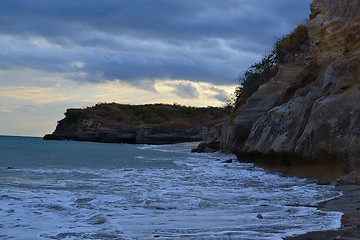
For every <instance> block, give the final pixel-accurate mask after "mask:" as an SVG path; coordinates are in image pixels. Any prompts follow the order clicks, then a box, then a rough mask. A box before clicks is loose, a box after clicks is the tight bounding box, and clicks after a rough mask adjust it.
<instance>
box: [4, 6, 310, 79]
mask: <svg viewBox="0 0 360 240" xmlns="http://www.w3.org/2000/svg"><path fill="white" fill-rule="evenodd" d="M310 1H311V0H304V1H299V0H224V1H218V0H206V1H204V0H187V1H181V0H174V1H168V0H157V1H155V2H154V1H141V0H122V1H117V0H106V1H98V0H75V1H74V0H71V1H70V0H62V1H56V2H54V1H48V0H37V1H28V0H4V1H2V2H1V4H2V6H1V8H0V69H17V68H30V69H34V70H41V71H46V72H49V73H56V74H59V73H60V74H64V75H66V76H67V78H68V79H71V80H73V81H77V82H98V83H99V82H104V81H109V80H121V81H124V82H128V83H129V84H133V85H138V84H139V82H142V81H144V80H145V81H147V82H149V81H150V82H153V81H155V80H157V79H186V80H191V81H206V82H211V83H214V84H233V83H234V82H235V79H236V77H237V75H238V73H240V72H242V71H244V70H245V69H246V68H247V67H248V66H249V65H250V64H252V63H253V62H254V61H256V60H258V59H259V58H260V57H261V56H262V55H263V54H264V53H265V52H266V51H267V50H268V49H269V48H270V47H271V45H272V43H273V42H274V41H275V38H276V37H280V36H282V35H283V34H285V33H288V32H290V31H291V29H292V28H293V27H294V26H295V25H296V24H298V23H299V22H301V21H303V20H304V19H305V18H306V17H307V15H308V9H309V3H310Z"/></svg>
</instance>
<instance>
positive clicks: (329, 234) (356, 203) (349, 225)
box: [286, 185, 360, 240]
mask: <svg viewBox="0 0 360 240" xmlns="http://www.w3.org/2000/svg"><path fill="white" fill-rule="evenodd" d="M336 188H337V190H339V191H342V192H343V193H344V195H343V196H341V197H339V198H336V199H333V200H330V201H328V202H324V203H321V204H320V205H319V208H320V209H322V210H324V211H337V212H343V213H344V215H343V218H342V227H341V229H339V230H334V231H326V232H313V233H308V234H305V235H301V236H297V237H290V238H286V240H305V239H306V240H308V239H316V240H330V239H331V240H332V239H341V240H354V239H360V186H359V185H340V186H336Z"/></svg>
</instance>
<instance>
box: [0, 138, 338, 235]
mask: <svg viewBox="0 0 360 240" xmlns="http://www.w3.org/2000/svg"><path fill="white" fill-rule="evenodd" d="M100 146H101V145H100ZM119 147H121V145H120V146H119ZM127 147H129V146H127ZM171 147H173V148H174V150H173V151H174V152H176V155H174V156H176V159H174V162H175V163H176V164H177V166H178V167H176V165H174V166H175V167H171V168H161V167H158V168H141V167H140V168H139V167H131V166H130V167H129V166H128V165H127V166H126V168H113V169H106V168H101V167H100V168H94V167H92V168H86V167H85V166H84V167H81V168H74V169H70V168H69V169H66V170H63V169H56V168H46V167H43V168H41V169H29V168H27V169H19V170H17V171H14V172H12V174H11V175H10V174H9V175H8V178H7V180H6V181H5V183H4V182H3V184H4V186H6V187H2V188H1V190H0V209H1V210H0V232H1V234H0V235H2V234H5V236H6V237H7V238H11V237H13V238H15V239H29V238H30V239H31V238H38V239H53V238H58V239H99V238H100V239H106V238H105V237H104V236H108V238H109V239H111V238H110V237H114V238H116V239H153V238H154V236H159V237H160V239H281V238H283V237H286V236H291V235H294V234H302V233H305V232H309V231H317V230H330V229H336V228H338V227H339V226H340V219H341V215H342V214H341V213H337V212H323V211H320V210H318V209H316V208H314V207H304V206H306V205H311V204H315V203H318V202H320V201H324V200H327V199H330V198H334V197H336V196H338V195H339V193H338V192H335V190H334V189H333V188H332V187H329V186H318V185H316V184H315V183H313V182H310V181H308V180H306V179H298V178H289V177H284V176H282V175H279V174H272V173H269V172H267V171H264V170H262V169H260V168H257V167H254V166H253V165H252V164H240V163H238V162H236V161H233V162H232V163H230V164H225V163H222V161H223V160H227V159H230V158H233V156H229V155H224V154H190V152H189V149H188V148H187V149H186V151H185V148H184V147H183V145H180V146H178V145H175V146H143V147H141V148H143V149H141V148H139V147H138V150H139V153H137V155H136V156H134V159H133V160H132V161H143V160H147V159H146V157H145V156H147V155H145V154H142V153H141V150H146V151H152V150H153V151H156V152H157V154H156V158H153V160H151V161H154V162H157V163H158V164H160V163H162V162H166V161H169V154H168V153H169V152H171V151H172V150H171ZM162 150H165V151H166V156H165V155H164V156H163V157H162V155H161V154H160V155H159V152H161V151H162ZM165 151H164V154H165ZM147 154H148V153H147ZM134 166H136V165H134ZM182 166H185V167H182ZM13 175H14V176H13ZM11 179H13V180H11ZM14 179H21V181H20V184H19V183H18V180H14ZM30 179H32V182H31V183H28V182H26V181H27V180H30ZM3 181H4V180H3ZM24 182H25V183H24ZM2 186H3V185H2ZM259 213H260V214H262V215H263V217H264V219H258V218H257V217H256V216H257V214H259ZM19 219H20V220H19ZM3 230H6V231H5V233H3V232H4V231H3ZM99 236H103V238H101V237H99Z"/></svg>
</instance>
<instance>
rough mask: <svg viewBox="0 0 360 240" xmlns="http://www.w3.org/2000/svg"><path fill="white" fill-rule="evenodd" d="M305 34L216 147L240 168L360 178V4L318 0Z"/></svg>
mask: <svg viewBox="0 0 360 240" xmlns="http://www.w3.org/2000/svg"><path fill="white" fill-rule="evenodd" d="M305 28H306V29H305V30H306V32H307V35H308V38H307V39H306V41H305V42H302V44H301V46H300V47H298V48H296V49H292V50H289V51H287V52H286V53H284V55H283V56H282V61H280V66H279V72H278V74H277V75H276V76H275V77H273V78H272V79H271V80H269V81H268V82H266V83H265V84H263V85H261V86H260V88H259V89H258V90H257V91H256V92H255V93H254V94H253V95H252V96H251V97H250V98H248V99H247V102H246V103H245V104H244V105H241V106H239V107H238V108H237V109H235V116H234V117H233V118H232V120H231V122H230V123H228V124H226V125H224V126H223V127H222V129H223V131H221V133H219V134H218V137H217V141H218V142H219V145H220V146H221V147H222V150H231V151H232V152H234V153H235V154H236V155H237V156H238V158H239V159H240V161H251V162H256V163H258V164H260V165H266V166H268V167H274V168H275V169H280V170H282V171H298V172H301V171H303V172H304V173H305V174H306V173H307V174H313V175H324V176H325V175H326V176H343V175H346V174H349V173H352V174H353V175H352V176H356V173H357V171H359V170H360V1H358V0H336V1H335V0H314V2H313V3H312V5H311V15H310V18H309V20H308V21H307V22H306V23H305ZM348 180H349V179H348ZM350 181H358V180H357V179H355V178H354V179H350Z"/></svg>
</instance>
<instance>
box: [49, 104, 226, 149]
mask: <svg viewBox="0 0 360 240" xmlns="http://www.w3.org/2000/svg"><path fill="white" fill-rule="evenodd" d="M228 113H229V111H228V110H226V109H223V108H211V107H208V108H194V107H184V106H179V105H166V104H149V105H137V106H136V105H121V104H115V103H109V104H98V105H96V106H94V107H89V108H85V109H68V110H67V111H66V113H65V118H64V119H62V120H60V121H59V122H58V125H57V127H56V129H55V131H54V133H52V134H47V135H45V136H44V139H45V140H75V141H91V142H106V143H139V144H170V143H179V142H193V141H200V140H202V138H203V136H204V135H205V134H206V133H207V131H208V128H210V127H211V126H212V125H216V124H217V123H219V122H222V121H223V120H224V116H226V115H227V114H228Z"/></svg>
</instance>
